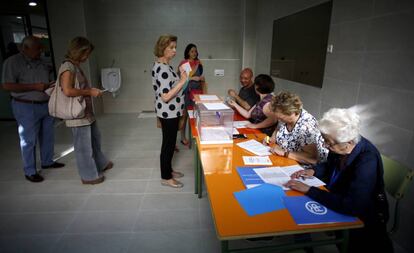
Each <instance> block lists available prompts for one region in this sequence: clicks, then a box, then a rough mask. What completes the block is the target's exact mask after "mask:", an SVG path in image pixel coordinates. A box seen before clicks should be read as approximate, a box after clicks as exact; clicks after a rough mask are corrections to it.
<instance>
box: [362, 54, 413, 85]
mask: <svg viewBox="0 0 414 253" xmlns="http://www.w3.org/2000/svg"><path fill="white" fill-rule="evenodd" d="M362 69H363V70H364V71H362V78H361V82H362V83H368V84H373V85H381V86H384V87H388V88H395V89H402V90H407V91H411V92H412V91H414V85H413V83H414V75H413V73H412V71H413V69H414V52H377V53H367V54H366V56H365V61H364V64H363V67H362Z"/></svg>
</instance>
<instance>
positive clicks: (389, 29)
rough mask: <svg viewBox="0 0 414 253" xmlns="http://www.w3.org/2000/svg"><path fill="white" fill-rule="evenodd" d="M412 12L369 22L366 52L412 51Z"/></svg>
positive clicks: (413, 40)
mask: <svg viewBox="0 0 414 253" xmlns="http://www.w3.org/2000/svg"><path fill="white" fill-rule="evenodd" d="M412 24H414V11H410V12H403V13H397V14H393V15H387V16H381V17H378V18H374V19H372V20H371V25H370V28H369V30H368V31H369V32H368V34H367V36H368V41H367V50H368V51H381V50H390V51H407V50H410V51H412V50H413V49H414V33H413V32H412V30H413V27H412Z"/></svg>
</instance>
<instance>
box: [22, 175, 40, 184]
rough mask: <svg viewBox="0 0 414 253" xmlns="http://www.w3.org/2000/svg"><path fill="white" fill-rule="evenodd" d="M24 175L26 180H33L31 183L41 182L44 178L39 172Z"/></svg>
mask: <svg viewBox="0 0 414 253" xmlns="http://www.w3.org/2000/svg"><path fill="white" fill-rule="evenodd" d="M25 177H26V179H27V180H29V181H30V182H33V183H39V182H42V181H43V180H44V178H43V177H42V176H41V175H39V174H37V173H36V174H34V175H30V176H27V175H26V176H25Z"/></svg>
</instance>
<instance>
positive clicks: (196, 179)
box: [192, 138, 199, 194]
mask: <svg viewBox="0 0 414 253" xmlns="http://www.w3.org/2000/svg"><path fill="white" fill-rule="evenodd" d="M192 142H194V149H193V152H194V194H198V181H199V180H198V177H199V169H198V166H199V165H198V163H199V161H198V149H197V143H196V139H195V138H192Z"/></svg>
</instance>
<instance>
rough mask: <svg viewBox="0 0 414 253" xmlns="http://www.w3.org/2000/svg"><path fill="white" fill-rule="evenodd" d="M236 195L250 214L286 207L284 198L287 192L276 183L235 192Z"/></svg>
mask: <svg viewBox="0 0 414 253" xmlns="http://www.w3.org/2000/svg"><path fill="white" fill-rule="evenodd" d="M234 196H235V197H236V199H237V201H238V202H239V204H240V205H241V206H242V207H243V209H244V211H246V213H247V214H248V215H249V216H253V215H258V214H262V213H267V212H272V211H276V210H280V209H283V208H285V206H284V205H283V200H282V197H284V196H285V192H284V191H283V190H282V188H280V187H278V186H275V185H269V184H263V185H260V186H258V187H255V188H253V189H248V190H244V191H239V192H235V193H234Z"/></svg>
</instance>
